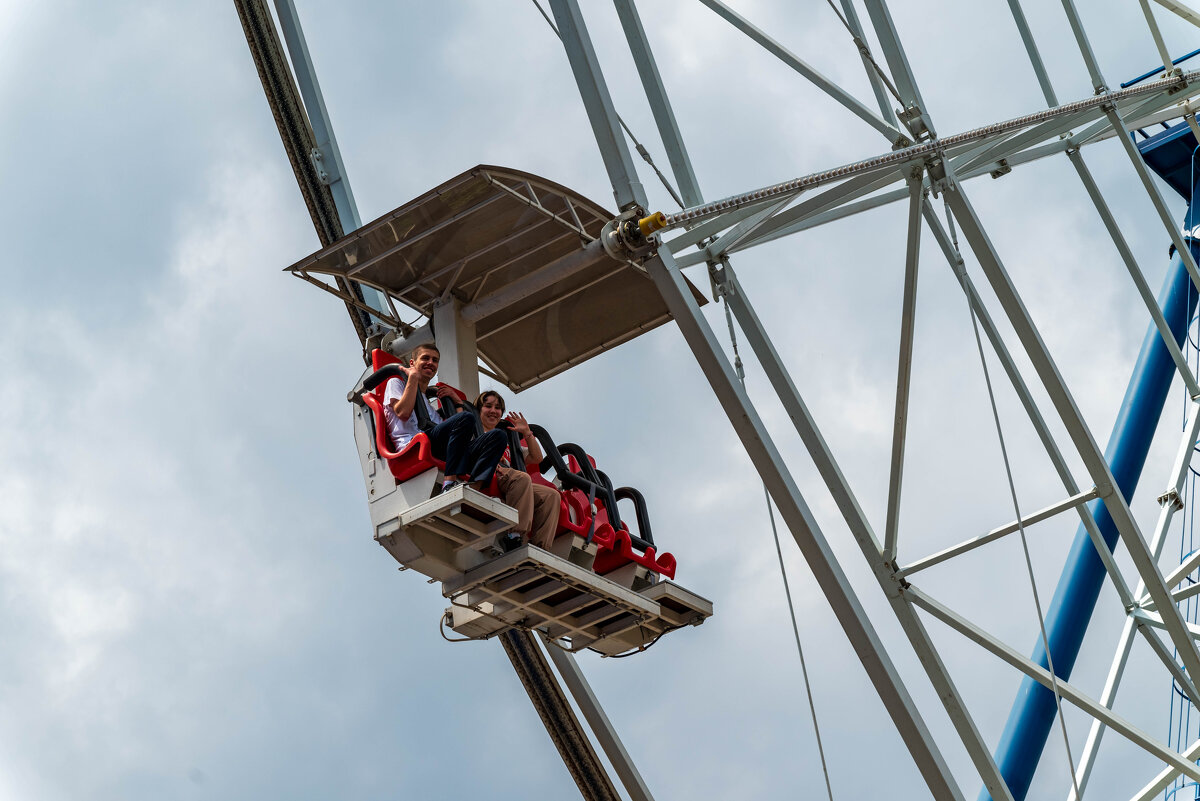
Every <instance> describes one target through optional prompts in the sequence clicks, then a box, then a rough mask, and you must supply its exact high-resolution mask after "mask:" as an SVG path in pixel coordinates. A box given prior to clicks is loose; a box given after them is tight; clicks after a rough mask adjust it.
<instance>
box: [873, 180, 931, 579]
mask: <svg viewBox="0 0 1200 801" xmlns="http://www.w3.org/2000/svg"><path fill="white" fill-rule="evenodd" d="M908 193H909V194H908V245H907V247H906V248H905V255H904V299H903V301H902V302H901V307H900V355H899V358H898V359H897V366H896V411H895V415H894V418H893V420H892V461H891V469H890V470H889V473H888V495H887V518H886V520H885V523H884V527H883V561H885V562H891V561H892V560H894V559H895V558H896V536H897V531H898V530H899V527H900V490H901V486H902V484H903V481H904V441H905V438H906V434H907V432H908V395H909V385H910V383H911V381H912V353H913V339H914V334H915V329H916V319H917V265H918V262H919V261H920V254H921V212H922V210H923V209H924V206H925V194H924V193H925V188H924V187H923V186H922V185H921V171H920V170H914V172H913V174H912V175H911V176H910V177H909V179H908Z"/></svg>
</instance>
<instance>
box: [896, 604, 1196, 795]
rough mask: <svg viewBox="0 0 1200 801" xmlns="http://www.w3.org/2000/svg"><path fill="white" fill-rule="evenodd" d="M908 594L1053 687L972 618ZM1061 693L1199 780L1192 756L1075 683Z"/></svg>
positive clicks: (1063, 685) (1040, 671)
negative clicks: (1113, 711)
mask: <svg viewBox="0 0 1200 801" xmlns="http://www.w3.org/2000/svg"><path fill="white" fill-rule="evenodd" d="M905 595H907V596H909V597H910V598H911V599H912V602H913V604H914V605H916V606H917V607H918V608H920V609H924V610H925V611H926V612H928V613H929V614H931V615H932V616H933V617H935V618H937V619H938V620H940V621H942V622H943V623H945V624H946V625H947V626H949V627H950V628H952V629H954V630H955V631H957V632H958V633H959V634H962V635H963V636H964V637H966V638H967V639H969V640H971V641H972V642H974V643H975V644H976V645H979V646H981V647H983V648H984V649H985V650H987V651H990V652H991V653H993V654H995V655H996V656H998V657H1000V658H1001V659H1002V660H1004V661H1005V662H1007V663H1008V664H1010V665H1012V666H1013V667H1015V668H1016V669H1017V670H1019V671H1021V672H1022V673H1024V674H1025V675H1027V676H1029V677H1030V678H1032V679H1033V680H1034V681H1036V682H1038V683H1039V684H1041V685H1042V686H1043V687H1045V688H1046V689H1050V688H1051V687H1052V686H1053V685H1054V683H1055V682H1053V681H1052V679H1051V678H1050V671H1048V670H1046V668H1044V667H1042V666H1041V665H1039V664H1037V663H1036V662H1034V661H1033V660H1031V659H1028V658H1026V657H1024V656H1021V655H1020V654H1019V653H1017V652H1016V651H1014V650H1013V649H1012V648H1010V647H1008V646H1007V645H1005V644H1004V643H1003V642H1001V641H999V640H998V639H996V638H995V637H993V636H991V635H990V634H988V633H987V632H985V631H983V630H982V629H980V628H979V627H978V626H976V625H974V624H972V623H971V622H970V621H968V620H966V619H965V618H963V617H962V616H961V615H959V614H957V613H956V612H954V611H953V610H951V609H950V608H949V607H947V606H945V605H943V604H941V603H939V602H937V601H935V600H934V599H933V598H931V597H929V596H928V595H926V594H925V593H923V592H921V591H920V590H918V589H916V588H915V587H910V588H908V589H906V590H905ZM1057 685H1058V691H1059V694H1060V695H1061V696H1062V698H1063V700H1064V701H1069V702H1070V703H1072V704H1074V705H1075V706H1076V707H1078V708H1079V709H1081V710H1083V711H1084V712H1086V713H1087V714H1089V715H1091V716H1092V717H1094V718H1097V719H1099V720H1103V721H1104V723H1105V724H1107V725H1108V727H1109V728H1111V729H1112V730H1113V731H1115V732H1117V733H1118V734H1120V735H1122V736H1123V737H1125V738H1126V739H1127V740H1129V741H1130V742H1131V743H1133V744H1134V745H1136V746H1138V747H1140V748H1142V749H1143V750H1144V751H1146V752H1147V753H1149V754H1151V755H1152V756H1154V757H1156V758H1157V759H1159V760H1160V761H1162V762H1165V763H1166V764H1168V765H1171V766H1172V767H1174V768H1176V769H1177V770H1179V771H1181V772H1183V773H1185V774H1187V775H1188V776H1190V777H1192V778H1193V779H1196V780H1197V781H1200V766H1197V765H1195V764H1194V763H1192V762H1191V761H1190V760H1189V759H1187V758H1186V757H1184V756H1183V755H1181V754H1179V753H1177V752H1176V751H1174V750H1172V749H1171V748H1168V747H1167V746H1166V745H1164V744H1162V743H1161V742H1159V741H1158V740H1155V739H1154V738H1153V737H1151V736H1150V735H1149V734H1147V733H1146V732H1144V731H1142V730H1141V729H1139V728H1138V727H1136V726H1134V725H1133V724H1132V723H1130V722H1129V721H1127V720H1125V719H1124V718H1122V717H1119V716H1117V715H1115V714H1113V713H1112V712H1111V711H1110V710H1108V709H1105V708H1104V707H1103V706H1102V705H1100V704H1098V703H1096V701H1095V700H1093V699H1092V698H1090V697H1088V696H1087V695H1086V694H1085V693H1083V692H1082V691H1080V690H1079V689H1078V688H1076V687H1075V686H1074V685H1072V684H1070V683H1068V682H1065V681H1063V680H1062V679H1059V680H1058V681H1057Z"/></svg>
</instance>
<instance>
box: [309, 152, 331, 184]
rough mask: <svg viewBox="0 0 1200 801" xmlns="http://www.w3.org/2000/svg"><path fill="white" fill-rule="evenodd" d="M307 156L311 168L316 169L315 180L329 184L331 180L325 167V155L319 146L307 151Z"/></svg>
mask: <svg viewBox="0 0 1200 801" xmlns="http://www.w3.org/2000/svg"><path fill="white" fill-rule="evenodd" d="M308 158H309V159H310V160H311V161H312V165H313V169H315V170H316V171H317V180H318V181H320V182H321V183H323V184H325V185H326V186H329V184H330V183H332V181H331V179H330V177H329V170H327V169H325V155H324V154H323V153H321V151H320V149H319V148H315V147H314V148H313V149H312V150H310V151H308Z"/></svg>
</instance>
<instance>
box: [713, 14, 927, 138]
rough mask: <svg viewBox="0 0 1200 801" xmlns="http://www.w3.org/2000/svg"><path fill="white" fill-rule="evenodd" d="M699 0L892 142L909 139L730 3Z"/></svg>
mask: <svg viewBox="0 0 1200 801" xmlns="http://www.w3.org/2000/svg"><path fill="white" fill-rule="evenodd" d="M700 2H701V3H703V4H704V5H706V6H708V8H710V9H711V10H712V11H713V12H714V13H716V14H717V16H719V17H720V18H721V19H723V20H725V21H726V22H728V23H729V24H730V25H732V26H733V27H735V28H737V29H738V30H739V31H741V32H742V33H744V34H746V36H748V37H750V39H751V40H753V41H754V42H755V43H757V44H758V45H759V46H761V47H762V48H763V49H764V50H766V51H767V52H768V53H770V54H771V55H773V56H775V57H776V58H777V59H779V60H780V61H782V62H783V63H784V64H787V65H788V66H789V67H791V68H792V69H794V70H795V71H796V72H798V73H800V74H801V75H803V76H804V77H805V78H807V79H808V80H809V81H810V82H811V83H812V84H813V85H814V86H816V87H817V88H818V89H820V90H821V91H822V92H824V93H825V94H827V95H829V96H830V97H832V98H833V99H834V100H836V101H837V102H838V103H841V104H842V106H844V107H845V108H846V109H848V110H849V111H850V112H851V113H852V114H854V115H855V116H856V117H858V118H859V119H861V120H862V121H863V122H865V123H867V124H868V125H870V126H871V127H872V128H874V129H875V130H877V131H879V132H880V133H881V134H883V135H884V136H886V137H887V139H888V141H889V142H891V143H892V144H897V143H899V142H902V141H905V140H906V139H907V137H905V136H904V134H902V133H901V132H900V131H899V130H898V129H896V128H895V127H894V126H892V125H890V124H889V123H887V122H886V121H884V120H883V119H882V118H880V117H879V115H877V114H876V113H875V112H873V111H871V109H869V108H867V107H866V106H865V105H863V103H862V102H861V101H860V100H859V99H858V98H856V97H854V96H853V95H851V94H850V93H849V92H847V91H846V90H845V89H843V88H842V87H840V86H838V85H837V84H836V83H834V82H833V81H831V80H829V79H828V78H826V77H825V76H824V75H822V74H821V73H820V72H819V71H817V70H816V69H814V68H813V67H812V66H810V65H809V64H807V63H806V62H805V61H804V60H803V59H801V58H800V57H799V56H797V55H795V54H794V53H792V52H791V51H790V50H788V49H787V48H786V47H784V46H783V45H781V44H780V43H779V42H777V41H775V40H774V39H772V38H771V37H770V36H768V35H767V34H766V33H764V32H763V31H762V30H761V29H759V28H757V27H755V26H754V25H753V24H752V23H751V22H750V21H749V20H747V19H746V18H745V17H743V16H742V15H741V14H738V13H737V12H736V11H734V10H733V9H731V8H730V7H729V6H727V5H725V4H724V3H722V2H720V1H719V0H700Z"/></svg>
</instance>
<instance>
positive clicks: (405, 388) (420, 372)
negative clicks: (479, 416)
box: [383, 345, 508, 491]
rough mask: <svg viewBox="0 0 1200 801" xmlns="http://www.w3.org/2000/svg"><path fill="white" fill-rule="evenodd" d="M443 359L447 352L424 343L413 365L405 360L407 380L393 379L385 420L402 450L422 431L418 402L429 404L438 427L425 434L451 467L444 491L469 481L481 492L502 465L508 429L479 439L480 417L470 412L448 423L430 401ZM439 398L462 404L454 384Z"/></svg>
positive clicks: (386, 392) (438, 456) (387, 394)
mask: <svg viewBox="0 0 1200 801" xmlns="http://www.w3.org/2000/svg"><path fill="white" fill-rule="evenodd" d="M440 360H441V352H440V351H439V350H438V349H437V346H435V345H418V346H417V348H416V349H415V350H414V351H413V352H412V356H411V357H410V358H409V359H408V366H407V367H406V366H405V365H404V363H403V361H401V364H400V369H401V370H403V371H404V374H405V380H404V381H401V380H400V379H399V378H391V379H389V380H388V382H387V384H386V385H385V386H384V390H383V417H384V421H385V422H386V423H387V428H388V434H389V435H391V437H392V443H393V445H394V446H395V448H396V450H402V449H403V448H404V447H405V446H406V445H408V443H409V441H410V440H412V438H413V437H415V436H416V435H417V434H418V433H420V428H418V426H417V419H418V418H417V414H416V407H417V404H418V403H423V404H425V410H426V411H427V412H428V413H429V419H430V420H431V421H432V422H433V423H435V424H436V425H435V426H434V427H433V428H432V429H431V430H429V431H427V432H425V433H426V435H427V436H428V437H429V443H430V445H431V446H432V448H433V455H434V458H436V459H441V460H442V461H444V462H445V463H446V481H445V483H443V484H442V490H443V491H445V490H447V489H449V488H450V487H453V486H454V485H455V484H464V483H468V482H469V483H471V484H472V485H474V486H475V487H476V488H480V487H484V486H487V485H488V484H489V483H490V482H491V480H492V474H493V473H494V472H495V470H496V465H497V464H499V463H500V459H501V457H502V456H504V450H505V448H506V447H507V446H508V437H507V435H506V434H505V433H504V432H503V431H488V432H485V433H484V434H483V435H482V436H480V437H476V436H475V417H474V415H472V414H471V413H470V412H465V411H461V412H458V413H457V414H454V415H452V416H451V417H450V418H449V419H448V420H443V419H442V416H441V414H439V413H438V411H437V410H436V409H434V408H433V407H432V406H431V405H430V404H429V399H428V398H426V397H425V391H426V390H427V389H428V388H429V382H430V381H432V380H433V377H434V376H435V375H437V370H438V362H439V361H440ZM437 396H438V397H439V398H450V400H451V402H452V403H454V405H455V406H457V407H460V408H461V406H462V404H461V403H460V402H459V400H458V397H457V396H456V395H455V393H454V390H452V389H450V387H448V386H445V385H442V386H439V387H438V389H437Z"/></svg>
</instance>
